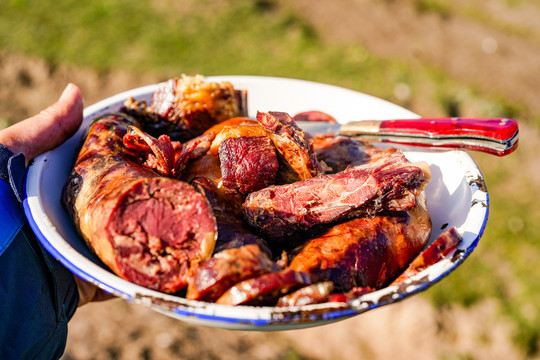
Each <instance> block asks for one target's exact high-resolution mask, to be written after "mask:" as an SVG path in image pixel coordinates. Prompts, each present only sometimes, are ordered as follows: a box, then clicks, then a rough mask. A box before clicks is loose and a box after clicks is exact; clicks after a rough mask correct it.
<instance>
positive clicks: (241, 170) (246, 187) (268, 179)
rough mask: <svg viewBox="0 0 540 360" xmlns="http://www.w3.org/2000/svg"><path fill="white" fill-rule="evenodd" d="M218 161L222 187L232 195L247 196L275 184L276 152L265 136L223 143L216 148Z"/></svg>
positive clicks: (245, 137)
mask: <svg viewBox="0 0 540 360" xmlns="http://www.w3.org/2000/svg"><path fill="white" fill-rule="evenodd" d="M219 161H220V167H221V176H222V178H223V186H225V187H226V188H228V189H230V190H232V191H238V192H240V193H242V194H248V193H250V192H253V191H257V190H260V189H262V188H265V187H267V186H269V185H273V184H275V182H276V173H277V170H278V160H277V156H276V150H275V148H274V145H273V144H272V141H270V139H269V138H268V137H266V136H251V137H247V136H241V137H231V138H227V139H225V140H223V142H222V143H221V145H220V146H219Z"/></svg>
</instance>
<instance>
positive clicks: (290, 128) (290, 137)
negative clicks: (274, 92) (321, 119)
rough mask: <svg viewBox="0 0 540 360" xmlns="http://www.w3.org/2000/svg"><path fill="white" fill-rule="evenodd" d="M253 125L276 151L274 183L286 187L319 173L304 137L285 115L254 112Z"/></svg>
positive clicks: (319, 167)
mask: <svg viewBox="0 0 540 360" xmlns="http://www.w3.org/2000/svg"><path fill="white" fill-rule="evenodd" d="M257 121H258V122H259V124H260V125H261V127H262V128H263V129H265V130H266V133H267V135H268V137H270V139H271V140H272V142H273V143H274V145H275V147H276V149H277V151H278V159H279V172H278V183H281V184H288V183H292V182H295V181H298V180H304V179H309V178H311V177H314V176H317V175H320V174H322V173H323V169H322V167H321V164H320V163H319V161H318V160H317V157H316V156H315V154H314V153H313V149H312V148H311V145H310V143H309V141H308V139H307V137H306V134H305V133H304V131H303V130H302V129H300V128H299V127H298V126H297V125H296V122H295V121H294V120H293V119H292V118H291V116H290V115H289V114H287V113H284V112H269V113H264V112H257Z"/></svg>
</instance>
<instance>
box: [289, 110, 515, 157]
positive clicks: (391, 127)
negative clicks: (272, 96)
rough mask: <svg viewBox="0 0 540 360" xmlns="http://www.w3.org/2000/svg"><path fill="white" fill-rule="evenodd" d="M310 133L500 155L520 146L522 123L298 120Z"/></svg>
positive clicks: (496, 120)
mask: <svg viewBox="0 0 540 360" xmlns="http://www.w3.org/2000/svg"><path fill="white" fill-rule="evenodd" d="M296 123H297V125H298V126H300V128H302V129H303V130H304V131H305V132H306V133H308V134H310V135H312V136H314V135H317V134H337V135H342V136H347V137H351V138H355V139H359V140H363V141H378V142H389V143H395V144H403V145H413V146H422V147H438V148H451V149H465V150H475V151H481V152H486V153H489V154H494V155H498V156H504V155H508V154H510V153H511V152H513V151H514V150H515V149H516V148H517V145H518V140H519V126H518V123H517V122H516V121H514V120H512V119H508V118H459V117H448V118H419V119H396V120H363V121H352V122H348V123H346V124H339V123H330V122H325V121H296Z"/></svg>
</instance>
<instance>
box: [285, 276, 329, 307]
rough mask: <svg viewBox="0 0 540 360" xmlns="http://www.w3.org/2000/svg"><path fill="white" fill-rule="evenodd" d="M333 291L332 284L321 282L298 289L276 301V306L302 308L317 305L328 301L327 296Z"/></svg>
mask: <svg viewBox="0 0 540 360" xmlns="http://www.w3.org/2000/svg"><path fill="white" fill-rule="evenodd" d="M333 290H334V283H333V282H331V281H322V282H318V283H316V284H312V285H308V286H305V287H303V288H300V289H298V290H296V291H294V292H292V293H290V294H287V295H285V296H282V297H280V298H279V299H278V302H277V304H276V306H279V307H283V306H302V305H311V304H319V303H323V302H326V301H328V296H329V295H330V294H331V293H332V291H333Z"/></svg>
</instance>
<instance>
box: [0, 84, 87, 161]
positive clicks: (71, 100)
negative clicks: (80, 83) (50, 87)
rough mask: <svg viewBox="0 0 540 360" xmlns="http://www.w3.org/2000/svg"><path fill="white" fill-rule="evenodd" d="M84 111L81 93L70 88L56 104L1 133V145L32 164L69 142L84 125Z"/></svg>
mask: <svg viewBox="0 0 540 360" xmlns="http://www.w3.org/2000/svg"><path fill="white" fill-rule="evenodd" d="M83 107H84V104H83V97H82V94H81V90H80V89H79V88H78V87H77V86H76V85H74V84H69V85H68V86H67V87H66V88H65V90H64V92H63V93H62V95H61V96H60V98H59V99H58V101H57V102H56V103H54V104H53V105H51V106H49V107H48V108H47V109H45V110H43V111H41V112H40V113H39V114H37V115H36V116H33V117H31V118H28V119H26V120H23V121H21V122H18V123H16V124H15V125H12V126H10V127H8V128H6V129H4V130H2V131H0V144H3V145H5V146H7V147H8V148H9V149H10V150H11V151H12V152H14V153H15V154H17V153H20V152H21V153H23V154H24V157H25V159H26V161H29V160H31V159H33V158H34V157H36V156H38V155H39V154H41V153H44V152H45V151H48V150H51V149H54V148H55V147H57V146H58V145H60V144H62V143H63V142H64V141H65V140H66V139H67V138H69V137H70V136H71V135H72V134H73V133H74V132H75V131H76V130H77V128H78V127H79V125H80V123H81V121H82V112H83Z"/></svg>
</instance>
